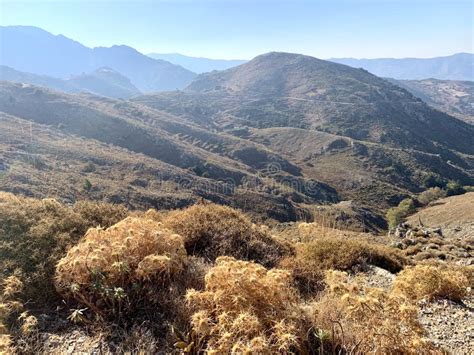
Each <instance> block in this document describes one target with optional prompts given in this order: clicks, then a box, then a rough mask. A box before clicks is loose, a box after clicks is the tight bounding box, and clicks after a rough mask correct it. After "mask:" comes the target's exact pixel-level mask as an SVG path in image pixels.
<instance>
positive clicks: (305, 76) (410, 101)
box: [186, 53, 474, 154]
mask: <svg viewBox="0 0 474 355" xmlns="http://www.w3.org/2000/svg"><path fill="white" fill-rule="evenodd" d="M186 92H190V93H197V94H200V95H204V96H206V95H209V94H213V95H216V96H221V97H220V98H219V99H220V101H222V106H223V107H222V110H221V112H220V115H221V116H223V117H217V118H215V119H214V121H216V120H222V121H223V120H225V119H227V118H228V119H230V120H234V119H235V118H236V119H247V121H248V124H249V125H252V126H253V127H275V126H291V127H300V128H309V129H316V130H322V131H325V132H328V133H333V134H337V135H344V136H348V137H351V138H354V139H359V140H367V141H371V142H375V143H384V144H387V145H391V146H392V147H397V148H411V149H418V150H422V151H426V152H431V153H440V152H441V151H442V150H443V147H446V148H450V149H455V150H457V151H460V152H462V153H467V154H473V153H474V130H473V128H472V127H471V126H469V125H467V124H465V123H463V122H460V121H458V120H456V119H454V118H452V117H450V116H448V115H445V114H442V113H440V112H438V111H436V110H433V109H431V108H430V107H429V106H427V105H426V104H425V103H423V102H422V101H421V100H419V99H417V98H415V97H414V96H413V95H411V94H410V93H408V92H407V91H405V90H402V89H400V88H399V87H397V86H395V85H393V84H391V83H389V82H387V81H386V80H384V79H381V78H378V77H376V76H374V75H371V74H369V73H368V72H366V71H364V70H360V69H353V68H350V67H348V66H344V65H340V64H335V63H332V62H327V61H323V60H319V59H316V58H312V57H308V56H303V55H298V54H290V53H269V54H265V55H262V56H258V57H256V58H255V59H253V60H252V61H250V62H248V63H246V64H243V65H241V66H239V67H236V68H232V69H228V70H225V71H223V72H214V73H209V74H202V75H200V76H198V77H197V78H196V79H195V80H194V81H193V82H192V83H191V84H190V85H189V86H188V87H187V88H186ZM223 114H225V115H226V116H224V115H223ZM249 117H250V121H249V120H248V118H249Z"/></svg>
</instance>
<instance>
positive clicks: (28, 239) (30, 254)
mask: <svg viewBox="0 0 474 355" xmlns="http://www.w3.org/2000/svg"><path fill="white" fill-rule="evenodd" d="M125 215H126V210H125V208H123V207H121V206H115V205H108V204H104V203H95V202H81V203H77V204H75V205H74V206H72V207H67V206H64V205H62V204H60V203H59V202H57V201H55V200H52V199H45V200H36V199H31V198H25V197H16V196H14V195H12V194H9V193H3V192H0V279H5V278H6V277H8V276H10V275H13V274H14V273H17V274H18V273H19V274H20V277H21V279H22V281H23V282H24V284H25V288H24V292H23V293H22V296H23V297H24V298H25V300H28V299H34V300H35V301H36V302H37V304H38V305H46V304H49V303H50V302H51V301H53V300H56V299H57V296H56V293H55V290H54V285H53V280H52V277H51V275H53V274H54V269H55V265H56V263H57V261H58V260H59V259H60V258H61V257H62V256H63V255H64V253H65V252H66V250H67V248H69V247H70V246H71V245H73V244H75V243H76V242H77V240H79V238H80V237H82V236H83V235H84V233H85V232H86V231H87V229H89V228H90V227H96V226H97V225H99V224H100V225H102V226H103V227H108V226H110V225H111V224H114V223H116V222H118V221H119V220H121V219H123V218H124V217H125Z"/></svg>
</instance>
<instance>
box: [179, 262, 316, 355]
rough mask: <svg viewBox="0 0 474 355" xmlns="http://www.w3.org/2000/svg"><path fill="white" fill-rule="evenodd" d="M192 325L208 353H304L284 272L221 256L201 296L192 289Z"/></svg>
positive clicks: (296, 304)
mask: <svg viewBox="0 0 474 355" xmlns="http://www.w3.org/2000/svg"><path fill="white" fill-rule="evenodd" d="M186 298H187V301H188V303H189V306H190V308H191V309H192V310H193V314H192V316H191V324H192V327H193V331H194V332H195V333H196V334H197V336H198V338H200V339H201V344H203V346H202V347H203V349H202V350H205V351H206V352H209V353H216V354H217V353H231V352H232V353H285V352H286V353H287V352H293V351H302V350H304V348H305V339H306V330H307V329H309V327H307V324H306V323H305V317H304V313H303V311H302V308H301V307H300V300H299V298H298V296H297V293H296V290H295V289H293V288H292V287H291V276H290V274H289V273H288V272H287V271H284V270H277V269H271V270H267V269H265V268H264V267H263V266H261V265H259V264H255V263H252V262H246V261H239V260H235V259H234V258H231V257H220V258H218V259H217V260H216V266H215V267H213V268H212V269H211V270H210V271H209V272H208V274H207V275H206V287H205V290H204V291H201V292H199V291H195V290H190V291H188V293H187V296H186Z"/></svg>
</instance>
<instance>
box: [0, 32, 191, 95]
mask: <svg viewBox="0 0 474 355" xmlns="http://www.w3.org/2000/svg"><path fill="white" fill-rule="evenodd" d="M0 38H1V41H2V56H1V57H0V65H6V66H9V67H12V68H14V69H16V70H19V71H24V72H29V73H33V74H39V75H49V76H53V77H58V78H62V79H67V78H69V77H70V76H76V75H80V74H82V73H83V72H91V71H94V70H96V69H98V68H100V67H110V68H112V69H114V70H116V71H118V72H119V73H121V74H122V75H124V76H126V77H128V78H129V79H130V80H131V81H132V83H133V84H134V85H135V86H136V87H138V89H140V90H141V91H143V92H150V91H151V92H152V91H164V90H175V89H179V88H183V87H184V86H186V85H187V84H188V83H189V82H190V81H191V79H193V78H194V76H195V75H196V74H195V73H193V72H191V71H189V70H186V69H184V68H182V67H181V66H178V65H174V64H171V63H169V62H166V61H163V60H157V59H152V58H149V57H147V56H146V55H144V54H141V53H140V52H138V51H137V50H135V49H133V48H132V47H128V46H125V45H121V46H112V47H96V48H89V47H86V46H84V45H82V44H81V43H79V42H76V41H74V40H72V39H69V38H67V37H65V36H62V35H53V34H51V33H49V32H47V31H45V30H43V29H40V28H38V27H31V26H30V27H22V26H19V27H17V26H1V27H0Z"/></svg>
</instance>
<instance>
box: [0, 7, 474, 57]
mask: <svg viewBox="0 0 474 355" xmlns="http://www.w3.org/2000/svg"><path fill="white" fill-rule="evenodd" d="M0 6H1V11H0V25H3V26H6V25H28V26H37V27H41V28H44V29H45V30H47V31H49V32H51V33H53V34H63V35H65V36H67V37H69V38H73V39H75V40H77V41H79V42H81V43H83V44H85V45H87V46H89V47H96V46H111V45H114V44H127V45H129V46H132V47H134V48H136V49H138V50H139V51H141V52H142V53H150V52H157V53H174V52H178V53H182V54H187V55H192V56H203V57H210V58H222V59H251V58H253V57H254V56H256V55H258V54H261V53H264V52H269V51H286V52H296V53H304V54H308V55H312V56H316V57H319V58H330V57H364V58H375V57H418V58H420V57H434V56H442V55H450V54H452V53H458V52H472V43H473V23H472V10H473V9H472V2H471V1H465V0H461V1H425V0H415V1H408V0H401V1H370V0H361V1H355V0H335V1H305V0H296V1H284V0H277V1H267V0H262V1H250V0H240V1H236V0H225V1H214V0H200V1H190V0H177V1H176V0H175V1H168V0H159V1H148V0H139V1H133V2H131V1H129V2H125V1H108V0H95V1H76V0H67V1H31V0H30V1H27V0H23V1H18V0H15V1H11V0H2V1H0Z"/></svg>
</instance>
